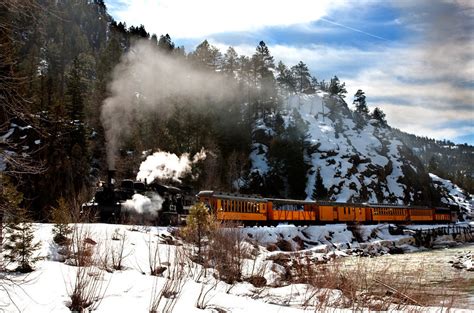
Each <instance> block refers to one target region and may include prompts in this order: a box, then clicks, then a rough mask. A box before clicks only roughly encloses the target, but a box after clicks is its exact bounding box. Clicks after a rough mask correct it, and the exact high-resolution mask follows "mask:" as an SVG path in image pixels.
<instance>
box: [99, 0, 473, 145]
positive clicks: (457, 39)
mask: <svg viewBox="0 0 474 313" xmlns="http://www.w3.org/2000/svg"><path fill="white" fill-rule="evenodd" d="M105 2H106V4H107V7H108V9H109V13H110V14H111V15H112V16H113V17H114V18H115V19H116V20H117V21H124V22H126V23H127V25H129V26H130V25H139V24H143V25H145V28H146V29H147V31H148V32H150V33H156V34H157V35H158V36H159V35H161V34H166V33H168V34H169V35H170V36H171V38H172V40H173V41H174V42H175V43H176V44H177V45H179V46H181V45H182V46H184V47H185V49H186V51H188V52H189V51H192V50H194V48H195V47H196V45H197V44H199V43H200V42H202V41H203V40H204V39H208V40H209V42H210V43H211V44H213V45H215V46H216V47H218V48H219V49H220V50H221V52H225V50H226V49H227V47H228V46H233V47H234V48H235V49H236V51H237V52H238V53H240V54H245V55H251V54H253V53H254V51H255V47H256V46H257V44H258V42H259V41H260V40H263V41H265V43H266V44H267V45H268V46H269V48H270V52H271V53H272V55H273V56H274V57H275V59H276V60H277V61H278V60H282V61H283V62H284V63H285V64H287V65H288V66H292V65H294V64H296V63H298V62H299V61H300V60H301V61H303V62H304V63H306V64H307V65H308V66H309V68H310V69H311V71H312V74H313V75H314V76H315V77H317V78H318V79H319V80H321V79H325V80H329V79H330V78H331V77H332V76H334V75H337V76H338V77H339V78H340V79H341V80H342V81H344V82H346V86H347V89H348V95H347V97H346V101H347V102H348V103H351V102H352V99H353V95H354V93H355V92H356V91H357V89H359V88H360V89H362V90H364V91H365V93H366V95H367V100H368V104H369V107H371V108H375V107H376V106H378V107H380V108H382V109H383V110H384V111H385V113H386V114H387V120H388V122H389V124H390V125H391V126H394V127H397V128H400V129H402V130H405V131H407V132H410V133H413V134H417V135H420V136H428V137H430V138H437V139H450V140H452V141H454V142H456V143H465V142H467V143H469V144H474V88H473V87H474V1H471V0H417V1H412V0H393V1H383V0H381V1H377V0H358V1H356V0H348V1H344V0H332V1H329V0H319V1H315V0H292V1H278V0H273V1H270V0H259V1H255V0H239V1H225V0H200V1H196V0H106V1H105Z"/></svg>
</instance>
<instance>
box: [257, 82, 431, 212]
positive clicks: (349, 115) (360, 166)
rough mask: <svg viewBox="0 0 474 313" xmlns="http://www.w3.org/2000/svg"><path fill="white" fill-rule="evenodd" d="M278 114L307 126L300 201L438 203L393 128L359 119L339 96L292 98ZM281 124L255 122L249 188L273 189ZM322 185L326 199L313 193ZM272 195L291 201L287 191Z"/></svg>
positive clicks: (270, 119) (286, 120)
mask: <svg viewBox="0 0 474 313" xmlns="http://www.w3.org/2000/svg"><path fill="white" fill-rule="evenodd" d="M278 115H280V116H281V118H282V119H283V121H284V125H283V127H284V128H286V129H288V127H292V125H294V124H295V123H299V124H303V125H302V127H301V128H300V129H303V130H304V144H303V145H302V149H301V151H300V153H301V154H302V157H303V158H304V163H305V166H306V171H305V172H306V174H305V175H301V176H302V177H301V180H302V181H306V183H305V184H304V192H302V193H301V194H302V195H304V197H301V198H306V199H327V200H333V201H340V202H370V203H393V204H437V203H439V195H438V193H437V192H436V190H435V188H434V186H433V184H432V181H431V179H430V177H429V175H428V173H427V172H426V171H425V169H424V167H423V165H422V163H421V162H420V160H419V159H418V158H417V157H416V156H414V155H413V153H412V151H411V150H410V149H409V148H407V147H406V146H405V145H404V144H403V143H402V141H401V140H400V139H399V138H397V136H396V135H395V133H394V132H393V131H392V129H391V128H390V127H389V126H386V125H384V123H381V122H380V121H377V120H374V119H370V118H369V117H366V118H365V119H362V120H361V119H360V117H359V119H357V116H356V114H355V113H354V112H352V111H351V110H349V108H348V106H347V104H346V103H345V102H344V101H343V100H342V99H341V98H340V97H337V96H331V95H329V94H328V93H325V92H322V91H318V92H317V93H315V94H312V95H294V96H290V97H289V98H288V99H287V100H286V103H284V110H282V112H281V113H279V114H278ZM277 119H278V118H277V117H276V115H273V116H270V117H269V116H266V117H264V118H261V119H259V120H258V121H257V123H256V126H255V128H254V138H253V140H254V141H253V150H252V153H251V155H250V159H251V162H252V168H251V174H250V177H251V178H250V181H251V183H252V182H253V183H255V180H259V182H258V183H259V184H260V185H265V184H269V177H270V176H271V173H272V172H274V170H275V167H278V166H280V165H281V162H280V163H279V162H275V161H274V160H273V159H272V158H273V155H274V153H272V151H271V150H272V142H274V140H275V139H276V138H277V137H278V136H279V135H278V133H279V130H278V129H277V128H278V127H279V125H278V122H277ZM280 132H281V131H280ZM286 183H287V182H286ZM321 183H322V184H321ZM318 184H319V190H321V188H322V190H324V189H325V191H326V192H325V193H326V194H324V193H323V194H321V193H319V194H318V192H315V190H317V191H318V188H315V187H316V186H318ZM323 187H324V188H323ZM273 193H275V192H273ZM270 195H271V196H281V197H288V196H291V194H288V188H287V187H284V188H281V189H280V190H278V191H277V194H270Z"/></svg>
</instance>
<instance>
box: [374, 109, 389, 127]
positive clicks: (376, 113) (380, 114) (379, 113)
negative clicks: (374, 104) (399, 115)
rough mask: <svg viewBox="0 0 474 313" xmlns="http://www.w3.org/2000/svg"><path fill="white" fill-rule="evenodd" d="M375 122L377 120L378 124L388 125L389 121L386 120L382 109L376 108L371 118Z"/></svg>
mask: <svg viewBox="0 0 474 313" xmlns="http://www.w3.org/2000/svg"><path fill="white" fill-rule="evenodd" d="M371 117H372V118H373V119H374V120H377V122H378V123H379V124H380V125H381V126H386V125H387V120H386V119H385V113H384V112H383V111H382V109H380V108H375V109H374V111H373V112H372V116H371Z"/></svg>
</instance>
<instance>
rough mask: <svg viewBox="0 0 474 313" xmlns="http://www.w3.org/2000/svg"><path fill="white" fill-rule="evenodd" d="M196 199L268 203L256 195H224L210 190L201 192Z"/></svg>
mask: <svg viewBox="0 0 474 313" xmlns="http://www.w3.org/2000/svg"><path fill="white" fill-rule="evenodd" d="M197 196H198V197H215V198H220V199H228V200H243V201H245V200H246V201H249V200H251V201H256V202H266V201H268V200H267V199H265V198H262V197H260V196H257V195H244V194H235V193H225V192H219V191H212V190H203V191H200V192H199V193H198V194H197Z"/></svg>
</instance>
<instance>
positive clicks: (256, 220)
mask: <svg viewBox="0 0 474 313" xmlns="http://www.w3.org/2000/svg"><path fill="white" fill-rule="evenodd" d="M113 177H114V172H113V171H109V173H108V181H107V183H102V184H101V186H99V188H98V189H97V191H96V194H95V197H94V199H93V202H92V204H90V205H89V208H91V209H92V210H93V211H95V212H97V215H98V217H99V219H100V221H101V222H106V223H124V222H138V223H140V222H145V221H146V222H148V223H152V224H157V225H178V224H182V223H183V222H184V220H185V217H186V215H187V213H188V210H189V208H190V206H191V205H193V204H194V202H196V200H197V201H200V202H203V203H204V204H205V205H206V206H207V207H208V208H209V211H210V213H212V214H214V215H215V216H216V218H217V220H219V221H232V222H236V223H239V224H244V225H277V224H279V223H291V224H296V225H298V224H300V225H312V224H326V223H397V224H413V223H452V222H455V221H456V214H455V212H453V211H452V210H450V209H447V208H439V207H436V208H435V207H422V206H397V205H375V204H365V203H364V204H362V203H340V202H328V201H304V200H289V199H276V198H264V197H260V196H256V195H242V194H229V193H223V192H217V191H200V192H199V193H198V194H197V196H194V195H192V190H191V189H190V188H186V187H182V186H181V187H173V186H167V185H163V184H159V183H151V184H144V183H143V182H137V181H133V180H129V179H125V180H122V181H121V182H120V183H119V184H116V183H115V181H114V179H113ZM134 194H141V195H144V196H149V198H151V197H152V196H153V195H156V194H158V195H159V196H160V197H161V199H162V203H161V208H160V210H158V211H157V212H148V216H144V214H134V213H133V211H132V212H131V211H130V210H127V209H126V207H125V205H124V204H125V202H126V201H127V200H130V199H132V197H133V196H134ZM145 215H146V214H145Z"/></svg>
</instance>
